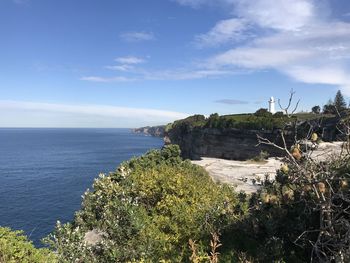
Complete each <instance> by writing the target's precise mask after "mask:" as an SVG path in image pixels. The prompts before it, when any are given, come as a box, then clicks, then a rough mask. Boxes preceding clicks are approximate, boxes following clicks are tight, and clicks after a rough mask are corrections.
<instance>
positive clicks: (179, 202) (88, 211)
mask: <svg viewBox="0 0 350 263" xmlns="http://www.w3.org/2000/svg"><path fill="white" fill-rule="evenodd" d="M93 187H94V189H93V191H88V192H86V193H85V195H84V199H83V203H82V209H81V210H80V211H78V212H77V213H76V216H75V219H74V222H72V223H71V224H65V225H58V226H57V228H56V232H55V235H54V236H52V237H51V245H53V247H54V248H55V249H56V250H57V251H58V252H59V256H60V260H61V261H63V262H72V261H76V260H80V261H84V262H127V261H132V260H142V259H143V260H147V261H151V262H160V261H161V260H168V261H171V262H184V261H188V260H189V258H190V255H191V251H190V248H189V245H188V242H189V240H190V239H192V240H196V241H198V245H199V248H198V249H199V250H201V251H205V249H207V244H209V240H210V237H211V233H213V232H220V231H222V230H223V229H224V228H225V227H227V226H228V225H229V224H231V223H232V222H233V221H235V220H237V218H238V217H239V215H240V214H242V213H243V211H244V204H239V202H238V199H237V195H236V194H235V193H234V191H232V189H231V188H230V187H228V186H226V185H218V184H216V183H214V182H213V181H212V180H211V178H210V177H209V176H208V174H207V173H206V172H205V171H204V169H202V168H200V167H198V166H195V165H192V164H191V163H190V162H189V161H183V160H182V159H181V158H180V152H179V148H178V146H167V147H165V148H164V149H163V150H161V151H159V150H153V151H150V152H149V153H147V154H146V155H145V156H142V157H139V158H134V159H132V160H130V161H128V162H125V163H123V164H121V165H120V167H119V168H118V170H117V171H116V172H114V173H111V174H110V175H108V176H105V175H101V176H100V177H99V178H98V179H96V180H95V182H94V185H93ZM91 230H98V232H99V233H102V234H101V236H102V237H103V238H102V240H101V242H99V243H98V244H95V245H93V246H92V245H88V244H87V243H86V240H84V236H85V233H86V232H88V231H91Z"/></svg>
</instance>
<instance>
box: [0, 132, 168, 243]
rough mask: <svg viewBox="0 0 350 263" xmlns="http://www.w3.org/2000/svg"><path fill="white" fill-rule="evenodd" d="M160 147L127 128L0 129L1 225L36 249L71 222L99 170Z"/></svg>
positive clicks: (104, 170)
mask: <svg viewBox="0 0 350 263" xmlns="http://www.w3.org/2000/svg"><path fill="white" fill-rule="evenodd" d="M162 145H163V141H162V139H160V138H154V137H147V136H142V135H137V134H133V133H132V132H131V131H130V130H129V129H0V226H9V227H11V228H13V229H22V230H24V231H25V233H26V234H27V235H28V236H30V239H31V240H33V241H34V243H35V245H37V246H39V245H40V244H41V243H40V239H41V238H42V237H44V236H46V235H47V234H48V233H49V232H51V231H52V230H53V227H54V225H55V223H56V221H57V220H60V221H61V222H67V221H69V220H71V219H72V218H73V215H74V211H76V210H78V209H79V208H80V204H81V195H82V194H83V193H84V191H85V190H86V189H87V188H91V185H92V182H93V179H94V178H96V177H97V176H98V174H99V173H100V172H104V173H107V172H109V171H113V170H115V169H116V167H117V166H118V164H119V163H120V162H122V161H124V160H128V159H130V158H131V157H133V156H139V155H141V154H143V153H145V152H146V151H148V150H149V149H152V148H160V147H161V146H162Z"/></svg>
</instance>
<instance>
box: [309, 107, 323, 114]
mask: <svg viewBox="0 0 350 263" xmlns="http://www.w3.org/2000/svg"><path fill="white" fill-rule="evenodd" d="M311 111H312V113H315V114H320V112H321V107H320V106H318V105H316V106H313V107H312V109H311Z"/></svg>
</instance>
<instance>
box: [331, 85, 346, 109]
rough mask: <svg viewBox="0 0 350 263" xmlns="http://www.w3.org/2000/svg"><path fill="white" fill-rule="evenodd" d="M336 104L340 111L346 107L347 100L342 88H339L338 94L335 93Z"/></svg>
mask: <svg viewBox="0 0 350 263" xmlns="http://www.w3.org/2000/svg"><path fill="white" fill-rule="evenodd" d="M334 106H335V107H336V109H337V110H338V111H339V112H342V111H344V110H345V109H346V102H345V99H344V96H343V94H342V93H341V91H340V90H338V91H337V94H336V95H335V98H334Z"/></svg>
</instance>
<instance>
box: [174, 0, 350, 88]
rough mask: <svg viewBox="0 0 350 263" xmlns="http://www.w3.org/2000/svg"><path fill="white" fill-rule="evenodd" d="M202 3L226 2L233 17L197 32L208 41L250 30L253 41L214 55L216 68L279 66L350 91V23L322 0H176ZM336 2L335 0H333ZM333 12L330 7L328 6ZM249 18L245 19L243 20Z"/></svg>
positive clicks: (211, 43)
mask: <svg viewBox="0 0 350 263" xmlns="http://www.w3.org/2000/svg"><path fill="white" fill-rule="evenodd" d="M176 1H177V2H178V3H179V4H182V5H188V6H191V7H194V8H198V7H200V6H202V5H213V4H215V5H225V6H226V7H228V8H227V9H228V10H229V12H230V14H231V15H232V18H231V19H226V20H222V21H219V22H218V23H217V24H216V25H215V26H214V27H213V28H212V29H211V30H209V31H208V33H206V34H203V35H200V36H196V38H195V39H196V40H197V41H198V40H200V41H201V42H200V43H202V47H205V46H206V47H212V46H215V45H218V44H222V43H230V42H234V41H235V40H237V38H238V39H239V37H242V36H243V37H244V36H246V35H247V34H249V32H250V28H249V27H245V26H244V25H249V26H250V27H251V28H254V29H255V32H254V33H255V34H254V35H250V37H251V38H252V39H251V40H250V41H249V42H241V43H237V41H235V42H234V43H232V45H231V48H228V49H226V50H223V51H221V52H219V53H218V54H216V55H214V56H212V57H211V58H209V59H208V60H207V61H206V63H203V64H206V65H208V68H209V69H212V70H214V69H215V70H222V69H225V70H229V69H231V70H237V69H242V68H243V69H249V70H252V71H254V70H263V69H273V70H276V71H279V72H281V73H283V74H285V75H287V76H289V77H290V78H292V79H294V80H296V81H299V82H304V83H310V84H327V85H334V86H337V87H338V88H341V89H342V90H343V91H344V92H345V93H347V94H348V95H350V77H349V76H350V70H349V66H348V65H349V64H350V55H349V54H350V34H349V32H350V23H347V22H345V21H341V20H339V19H340V18H341V17H340V18H338V19H334V18H332V17H330V16H329V15H328V14H327V12H328V10H327V11H325V10H324V9H323V8H324V6H323V5H322V1H314V0H282V1H275V0H256V1H245V0H218V1H215V3H214V2H213V1H210V0H176ZM330 4H331V2H330ZM328 13H329V12H328ZM242 21H244V24H240V23H239V22H242Z"/></svg>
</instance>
